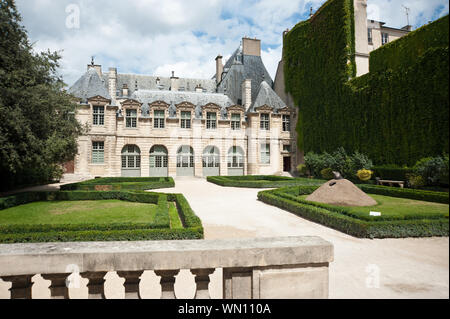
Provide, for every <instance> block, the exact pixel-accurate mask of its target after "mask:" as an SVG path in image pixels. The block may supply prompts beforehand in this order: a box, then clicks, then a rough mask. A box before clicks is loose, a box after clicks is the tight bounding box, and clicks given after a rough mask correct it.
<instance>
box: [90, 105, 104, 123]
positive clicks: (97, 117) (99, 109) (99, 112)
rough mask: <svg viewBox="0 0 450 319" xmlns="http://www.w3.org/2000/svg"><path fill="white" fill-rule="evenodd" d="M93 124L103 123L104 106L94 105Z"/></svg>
mask: <svg viewBox="0 0 450 319" xmlns="http://www.w3.org/2000/svg"><path fill="white" fill-rule="evenodd" d="M93 124H94V125H105V107H104V106H94V118H93Z"/></svg>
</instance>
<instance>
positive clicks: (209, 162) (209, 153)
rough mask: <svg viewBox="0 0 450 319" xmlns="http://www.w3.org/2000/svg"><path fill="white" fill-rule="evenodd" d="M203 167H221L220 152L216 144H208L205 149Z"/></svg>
mask: <svg viewBox="0 0 450 319" xmlns="http://www.w3.org/2000/svg"><path fill="white" fill-rule="evenodd" d="M203 167H220V153H219V149H218V148H217V147H215V146H207V147H206V148H205V149H204V151H203Z"/></svg>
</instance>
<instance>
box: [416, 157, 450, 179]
mask: <svg viewBox="0 0 450 319" xmlns="http://www.w3.org/2000/svg"><path fill="white" fill-rule="evenodd" d="M414 173H415V174H416V175H419V176H422V178H423V180H424V182H425V183H426V185H431V186H434V185H439V184H440V183H446V182H447V184H448V156H445V157H442V156H437V157H427V158H423V159H421V160H419V161H418V162H417V163H416V165H415V166H414Z"/></svg>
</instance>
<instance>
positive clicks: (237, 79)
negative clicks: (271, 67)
mask: <svg viewBox="0 0 450 319" xmlns="http://www.w3.org/2000/svg"><path fill="white" fill-rule="evenodd" d="M246 79H251V80H252V101H254V100H255V99H256V96H257V94H258V91H259V86H260V83H261V82H263V81H266V82H267V83H268V84H269V86H271V87H272V86H273V80H272V78H271V77H270V74H269V72H267V69H266V67H265V66H264V63H263V61H262V59H261V57H260V56H254V55H243V54H242V47H239V48H238V49H237V50H236V51H234V53H233V55H232V56H231V57H230V58H229V59H228V60H227V62H226V63H225V65H224V74H223V75H222V81H221V82H220V83H219V85H218V87H217V91H218V92H221V93H225V94H227V95H228V96H229V97H230V98H231V100H232V101H233V102H234V103H235V104H237V102H238V100H240V99H241V98H242V89H241V85H242V82H243V81H244V80H246Z"/></svg>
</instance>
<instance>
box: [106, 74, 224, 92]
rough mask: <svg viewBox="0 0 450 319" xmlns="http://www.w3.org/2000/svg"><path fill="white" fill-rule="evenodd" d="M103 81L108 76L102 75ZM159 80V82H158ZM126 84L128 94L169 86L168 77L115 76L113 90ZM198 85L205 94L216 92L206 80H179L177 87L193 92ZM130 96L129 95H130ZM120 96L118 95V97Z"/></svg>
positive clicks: (213, 84) (214, 86) (211, 83)
mask: <svg viewBox="0 0 450 319" xmlns="http://www.w3.org/2000/svg"><path fill="white" fill-rule="evenodd" d="M103 80H104V81H105V83H108V85H109V81H108V74H103ZM158 80H159V81H158ZM124 84H126V85H127V86H128V89H129V91H130V92H134V91H135V90H136V89H137V90H169V89H170V86H171V82H170V77H161V76H150V75H140V74H120V73H119V74H117V83H116V88H115V90H116V91H117V90H120V89H122V87H123V85H124ZM198 85H200V86H201V87H202V88H203V89H205V90H206V92H210V93H212V92H215V91H216V81H214V80H208V79H188V78H179V79H178V87H179V88H184V90H185V91H189V92H192V91H195V88H196V87H197V86H198ZM130 94H131V93H130ZM120 95H121V94H119V96H120Z"/></svg>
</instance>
